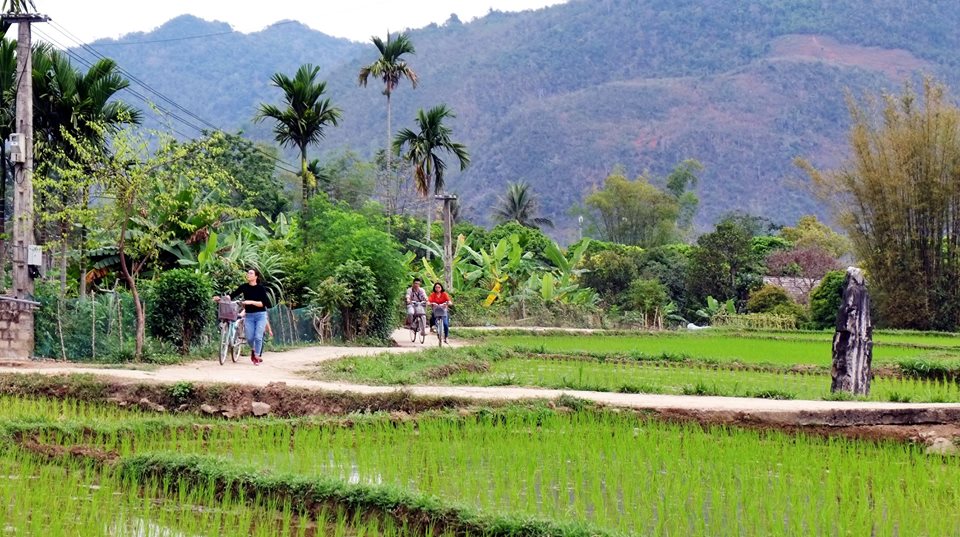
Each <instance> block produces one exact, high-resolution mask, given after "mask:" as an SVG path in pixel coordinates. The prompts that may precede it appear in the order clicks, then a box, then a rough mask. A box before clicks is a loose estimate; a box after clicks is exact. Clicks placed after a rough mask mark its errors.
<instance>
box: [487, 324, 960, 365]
mask: <svg viewBox="0 0 960 537" xmlns="http://www.w3.org/2000/svg"><path fill="white" fill-rule="evenodd" d="M812 336H816V334H815V333H812V334H806V333H801V334H800V335H798V336H795V337H788V336H784V335H783V334H776V335H765V334H758V333H746V334H730V333H728V332H716V333H703V332H681V333H663V334H650V335H636V336H626V335H618V336H603V335H580V334H578V335H549V336H542V335H507V336H484V337H483V339H482V341H483V342H485V343H489V344H492V345H497V346H502V347H506V348H523V349H532V350H536V351H538V352H541V353H543V352H548V353H551V352H552V353H566V352H581V353H597V354H611V353H619V354H631V353H632V354H645V355H651V356H656V355H663V354H667V355H672V356H678V357H687V358H694V359H700V360H715V361H727V362H729V361H739V362H743V363H754V364H761V363H762V364H777V365H824V366H829V365H830V361H831V344H830V341H831V340H830V339H829V338H827V337H812ZM916 339H918V338H916V337H909V338H908V337H904V338H903V339H898V338H893V339H889V340H888V341H887V342H881V341H882V340H877V341H875V343H874V351H873V359H874V363H876V364H884V363H894V362H896V361H897V360H901V359H905V358H923V359H951V358H952V359H957V358H960V347H955V346H948V345H940V344H935V343H932V342H938V341H940V339H939V338H931V341H932V342H931V343H928V344H926V345H925V346H922V347H921V346H918V345H919V344H917V343H913V342H912V341H913V340H916ZM907 341H910V343H907Z"/></svg>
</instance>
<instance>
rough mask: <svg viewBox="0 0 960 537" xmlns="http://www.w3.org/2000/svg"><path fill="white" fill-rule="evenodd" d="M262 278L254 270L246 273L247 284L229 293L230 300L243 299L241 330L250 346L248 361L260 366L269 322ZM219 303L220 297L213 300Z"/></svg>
mask: <svg viewBox="0 0 960 537" xmlns="http://www.w3.org/2000/svg"><path fill="white" fill-rule="evenodd" d="M262 280H263V278H261V276H260V272H259V271H258V270H256V269H250V270H248V271H247V283H245V284H242V285H241V286H240V287H237V289H236V290H235V291H234V292H232V293H230V299H231V300H233V299H235V298H237V297H241V296H242V297H243V302H241V303H242V304H243V310H244V312H245V313H246V314H245V315H244V317H243V329H244V333H245V334H246V338H247V343H248V344H249V345H250V360H251V361H253V364H254V365H260V363H261V362H263V359H262V358H260V355H261V353H262V352H263V332H264V330H267V329H268V327H267V325H268V324H269V320H268V318H267V310H268V309H269V308H270V306H271V305H270V297H269V296H268V295H267V289H266V288H265V287H264V286H263V282H262ZM214 300H217V301H219V300H220V297H216V298H214Z"/></svg>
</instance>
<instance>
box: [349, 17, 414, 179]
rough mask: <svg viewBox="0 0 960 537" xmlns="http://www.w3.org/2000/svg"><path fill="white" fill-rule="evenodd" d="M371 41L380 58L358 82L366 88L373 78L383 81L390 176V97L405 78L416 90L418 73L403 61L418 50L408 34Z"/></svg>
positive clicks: (387, 162)
mask: <svg viewBox="0 0 960 537" xmlns="http://www.w3.org/2000/svg"><path fill="white" fill-rule="evenodd" d="M370 39H371V41H373V44H374V46H376V47H377V50H378V51H379V52H380V57H379V58H377V60H376V61H374V62H373V63H371V64H370V65H367V66H365V67H362V68H360V74H359V76H358V77H357V81H358V82H359V83H360V85H361V86H366V85H367V80H368V79H369V78H370V77H371V76H373V77H375V78H379V79H380V80H382V81H383V94H384V95H385V96H386V97H387V146H386V151H387V152H386V168H387V175H390V169H391V166H390V160H391V159H390V135H391V133H392V132H393V130H391V126H390V122H391V118H392V117H393V111H392V108H391V103H390V97H391V95H393V92H394V90H396V89H397V86H398V85H399V84H400V81H401V80H403V79H404V78H406V79H407V80H409V81H410V85H411V86H413V88H414V89H416V88H417V73H416V72H415V71H414V70H413V69H412V68H411V67H410V66H409V65H407V62H406V61H405V60H404V59H403V55H404V54H414V53H416V50H415V49H414V48H413V42H412V41H410V38H409V37H408V36H407V34H400V35H398V36H397V37H396V39H392V40H391V39H390V32H387V42H386V43H384V42H383V40H382V39H380V38H379V37H377V36H374V37H371V38H370Z"/></svg>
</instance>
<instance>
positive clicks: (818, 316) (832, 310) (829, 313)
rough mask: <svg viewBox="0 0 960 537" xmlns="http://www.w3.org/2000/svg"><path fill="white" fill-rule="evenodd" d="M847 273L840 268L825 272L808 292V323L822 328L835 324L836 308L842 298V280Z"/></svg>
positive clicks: (816, 327)
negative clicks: (817, 283)
mask: <svg viewBox="0 0 960 537" xmlns="http://www.w3.org/2000/svg"><path fill="white" fill-rule="evenodd" d="M846 277H847V274H846V273H845V272H844V271H842V270H834V271H830V272H828V273H827V275H826V276H824V277H823V281H821V282H820V285H818V286H817V287H816V288H815V289H814V290H813V291H811V292H810V324H811V325H812V327H813V328H815V329H818V330H822V329H824V328H831V327H833V326H835V325H836V324H837V310H839V309H840V302H841V301H842V300H843V282H844V280H845V279H846Z"/></svg>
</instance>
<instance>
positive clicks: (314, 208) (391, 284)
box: [291, 195, 406, 339]
mask: <svg viewBox="0 0 960 537" xmlns="http://www.w3.org/2000/svg"><path fill="white" fill-rule="evenodd" d="M298 235H299V236H298V237H297V241H298V242H299V244H300V245H301V248H302V251H303V252H309V254H306V255H304V256H303V258H302V259H301V260H300V262H299V263H297V264H295V265H294V268H293V270H292V271H291V272H292V274H291V280H292V281H294V282H295V285H294V287H295V288H297V289H298V291H299V292H300V296H298V297H296V298H297V300H298V302H300V303H307V302H308V301H309V300H308V298H309V297H307V296H305V295H306V292H305V290H306V288H308V287H313V286H316V285H317V284H318V283H319V282H322V281H324V280H326V279H327V278H329V277H330V276H334V278H335V279H337V282H338V283H348V285H353V283H357V284H358V285H359V284H362V286H363V289H351V291H352V292H354V293H357V292H360V291H362V292H363V293H366V287H367V285H368V284H369V285H372V286H373V289H374V290H375V294H376V296H377V297H378V298H379V299H380V300H379V301H374V300H372V299H370V300H367V299H366V298H364V299H362V300H359V301H355V302H354V305H355V306H359V305H362V306H363V307H364V308H366V307H372V308H374V309H373V310H369V311H367V310H364V311H363V312H361V311H359V310H352V311H349V312H345V311H342V313H346V314H349V315H357V314H359V315H360V317H354V318H353V319H351V320H350V321H349V322H350V323H353V324H352V327H353V328H359V325H357V324H356V322H357V321H359V320H360V319H361V318H366V319H367V320H366V324H365V325H364V328H363V332H364V334H363V335H364V336H366V337H372V338H375V339H388V338H389V337H390V334H391V333H392V332H393V328H394V327H395V326H396V320H397V319H398V316H399V314H400V312H401V311H402V308H401V296H402V295H403V290H404V284H405V281H404V280H405V279H406V268H405V266H404V263H403V256H402V255H401V254H400V251H399V249H398V245H397V243H396V241H395V240H394V239H393V237H391V236H390V235H388V234H387V233H385V232H384V231H381V230H379V229H377V228H375V227H373V225H372V224H370V222H369V221H368V220H367V219H366V218H364V217H363V215H361V214H358V213H356V212H354V211H351V210H349V209H347V208H344V207H342V206H335V205H333V204H331V203H330V202H329V201H327V200H326V198H325V197H324V196H322V195H320V196H316V197H315V198H313V199H312V200H310V206H309V210H308V212H307V216H306V219H305V221H304V223H303V224H302V225H301V227H300V229H298ZM350 261H354V262H356V263H358V264H359V265H362V266H363V267H366V268H367V269H368V270H369V273H366V276H365V277H366V278H369V281H362V282H360V280H358V279H357V278H359V277H360V276H359V275H360V272H362V269H360V268H358V267H357V266H355V265H351V268H350V270H349V271H344V272H341V273H340V274H339V276H338V275H337V274H335V273H336V272H338V270H339V268H341V267H343V266H345V265H346V264H347V263H348V262H350ZM341 278H343V279H344V280H349V281H344V280H341ZM350 282H353V283H350ZM341 322H347V321H346V320H345V319H341ZM344 326H346V325H344ZM344 335H346V336H347V337H350V335H351V333H345V334H344ZM356 335H360V334H359V333H356Z"/></svg>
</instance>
